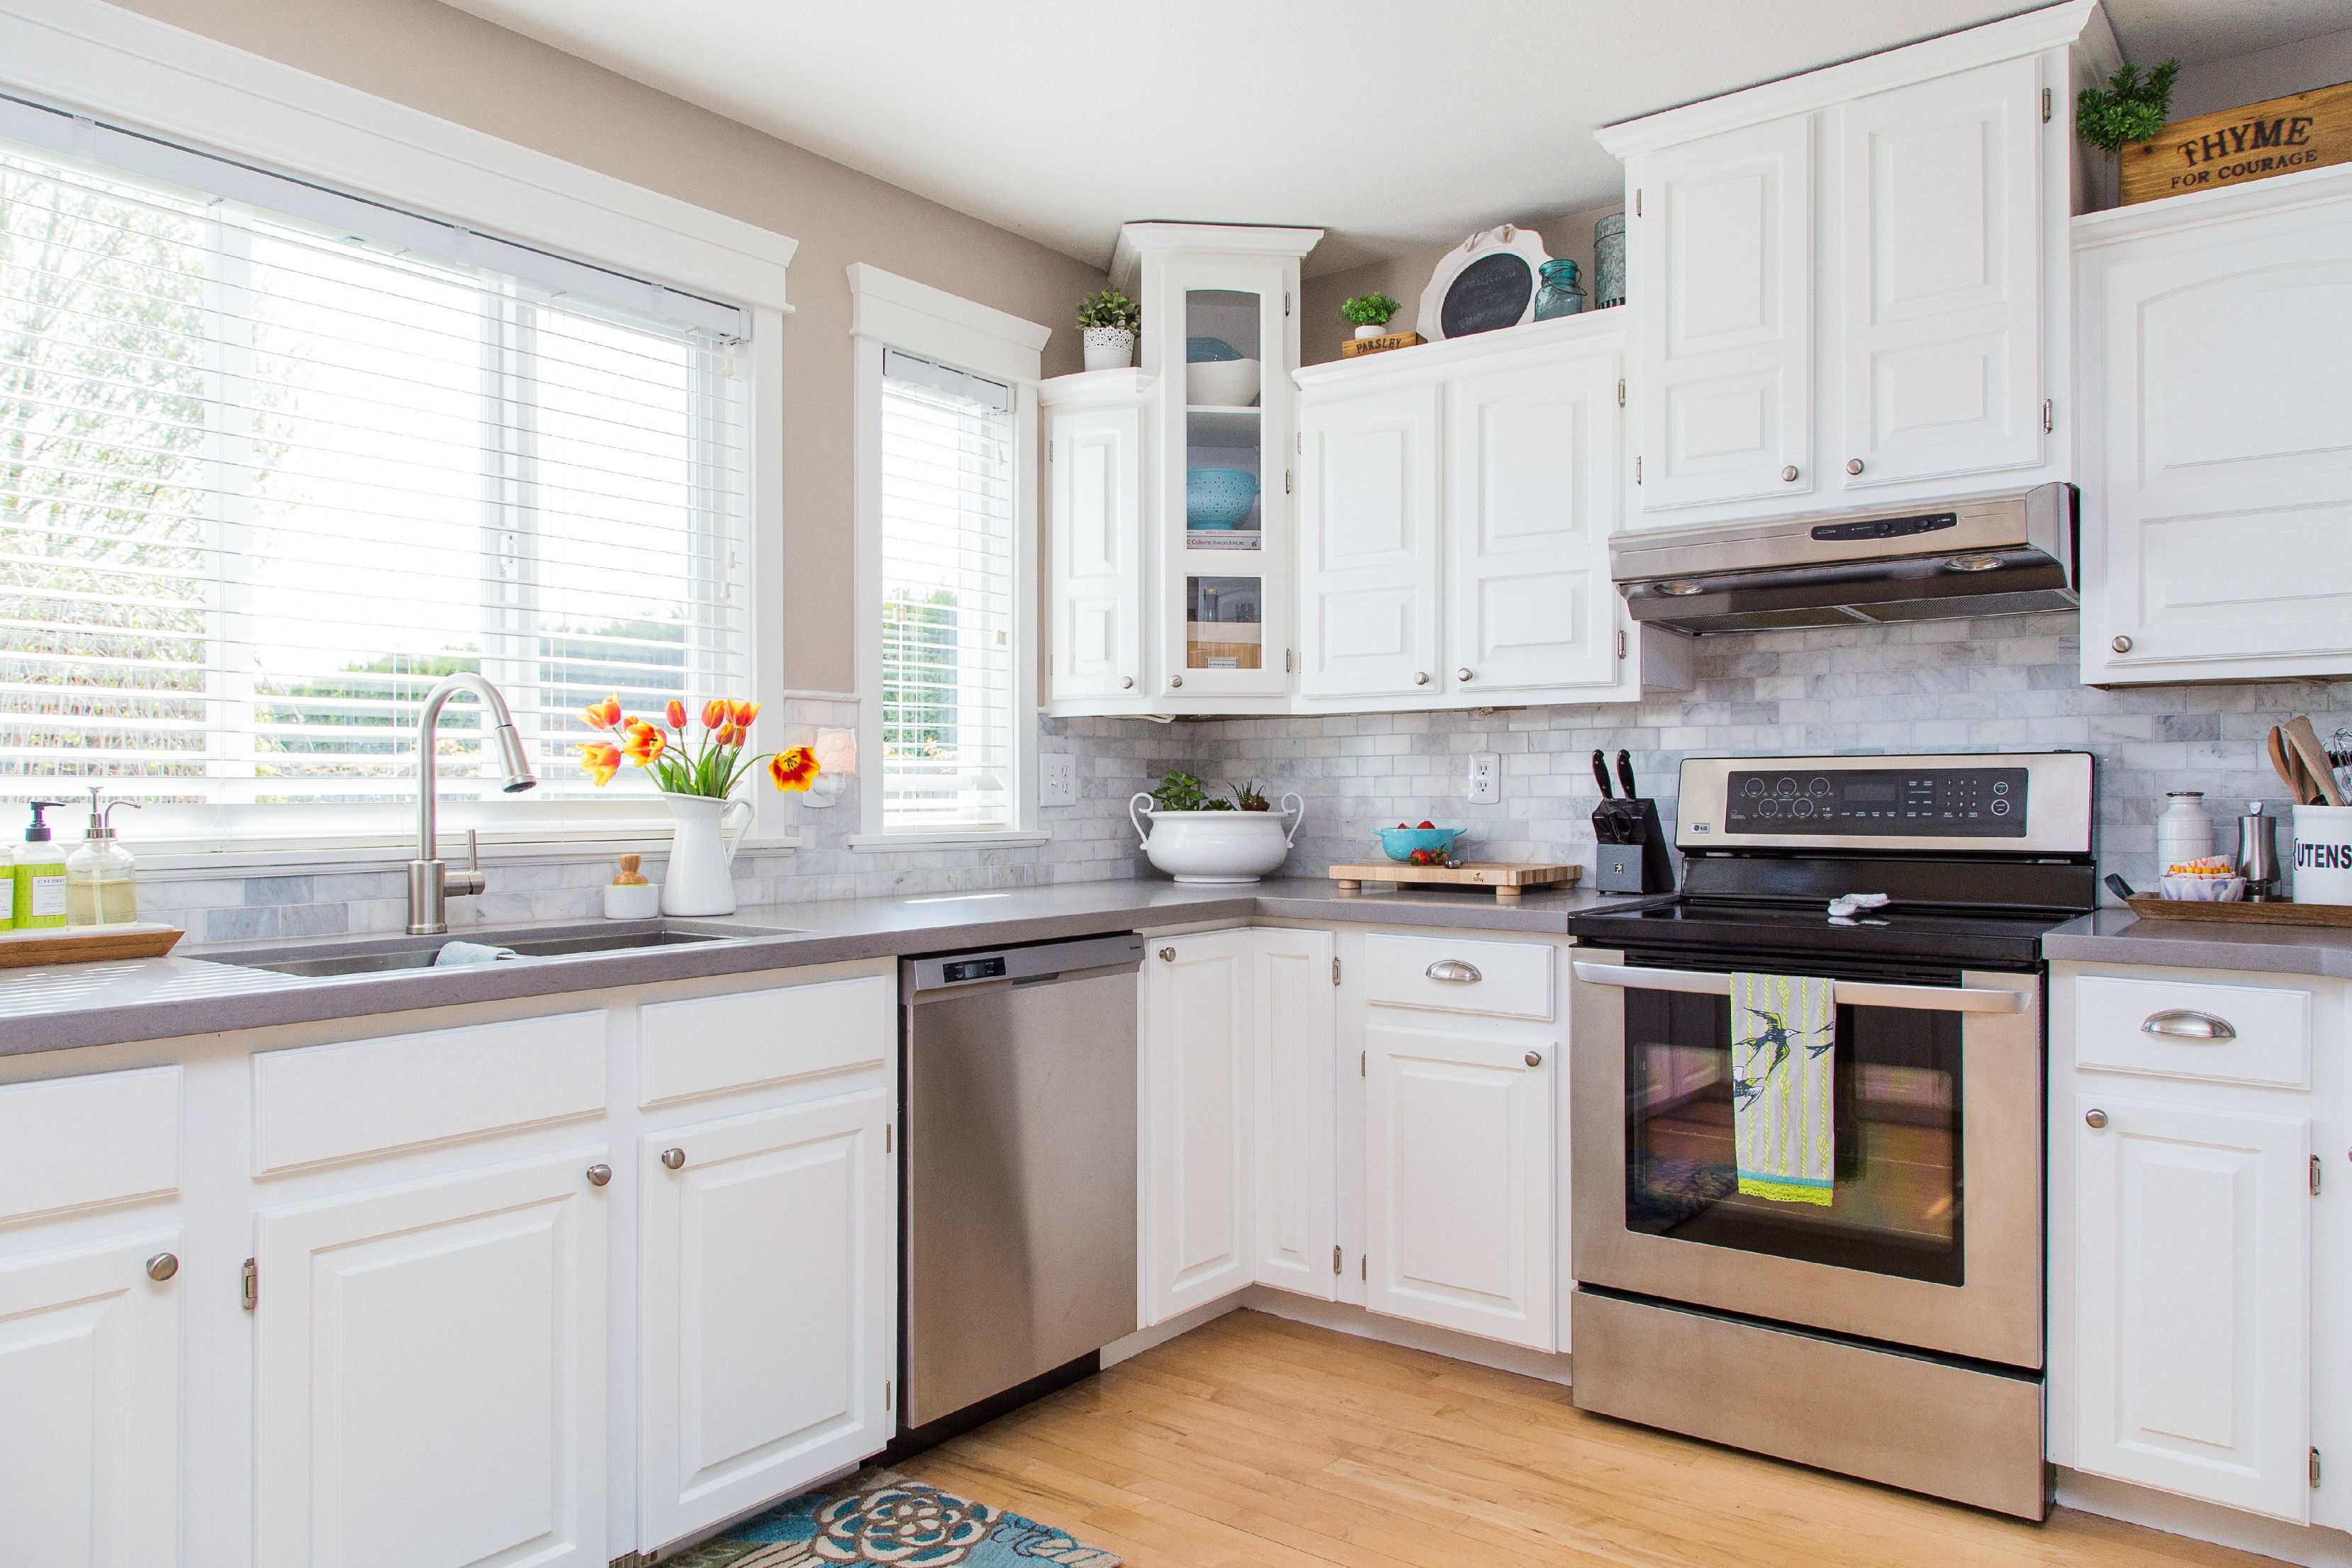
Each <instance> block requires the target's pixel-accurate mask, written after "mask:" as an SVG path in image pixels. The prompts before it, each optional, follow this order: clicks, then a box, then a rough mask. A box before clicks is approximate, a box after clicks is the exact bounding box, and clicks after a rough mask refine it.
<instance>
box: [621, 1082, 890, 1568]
mask: <svg viewBox="0 0 2352 1568" xmlns="http://www.w3.org/2000/svg"><path fill="white" fill-rule="evenodd" d="M891 1120H892V1117H891V1102H890V1097H889V1095H888V1094H887V1091H886V1089H884V1088H883V1087H882V1086H881V1085H879V1084H878V1083H877V1084H876V1085H874V1086H873V1087H870V1088H867V1089H862V1090H860V1091H858V1092H856V1093H852V1094H847V1095H843V1096H839V1097H837V1098H833V1099H827V1100H816V1101H814V1102H811V1103H806V1104H800V1105H791V1106H784V1107H780V1108H777V1109H774V1110H760V1111H754V1112H751V1113H750V1114H747V1115H740V1116H732V1117H727V1118H724V1119H722V1120H719V1121H703V1122H697V1123H694V1124H691V1125H688V1126H684V1127H678V1128H673V1129H670V1130H668V1131H661V1132H649V1133H646V1135H645V1136H644V1137H643V1138H642V1139H640V1141H639V1151H638V1158H637V1173H638V1182H639V1184H640V1191H641V1192H642V1194H643V1202H642V1205H641V1208H640V1214H641V1216H642V1220H641V1226H642V1228H641V1231H640V1235H639V1239H638V1258H639V1265H638V1274H639V1285H638V1289H639V1301H640V1306H641V1310H642V1313H643V1316H642V1318H641V1320H640V1321H639V1325H638V1334H639V1349H638V1356H639V1366H638V1394H637V1399H638V1422H639V1450H638V1455H639V1505H638V1506H639V1515H638V1518H639V1531H638V1533H639V1535H640V1537H641V1538H642V1539H643V1540H644V1541H645V1542H649V1543H650V1542H671V1541H676V1540H677V1539H679V1538H681V1537H683V1536H686V1535H688V1534H691V1533H692V1532H694V1531H698V1530H703V1529H707V1528H709V1526H711V1525H714V1524H717V1523H719V1521H722V1520H725V1519H728V1518H730V1516H732V1515H735V1514H738V1513H740V1512H742V1511H744V1510H747V1509H750V1508H753V1507H756V1506H757V1505H758V1504H760V1503H761V1502H762V1501H764V1500H767V1499H769V1498H772V1497H777V1496H781V1495H783V1494H786V1493H790V1492H793V1491H796V1490H798V1489H800V1488H802V1487H803V1486H806V1485H808V1484H809V1483H811V1482H813V1481H814V1480H816V1479H818V1478H820V1477H822V1476H824V1475H826V1474H828V1473H830V1472H832V1471H834V1470H837V1469H839V1468H842V1467H843V1466H845V1465H847V1464H850V1463H852V1462H854V1461H856V1459H859V1458H863V1457H864V1456H866V1455H867V1454H870V1453H873V1452H874V1451H875V1450H876V1449H877V1448H879V1447H882V1446H883V1445H884V1444H885V1443H887V1441H888V1440H889V1436H890V1428H891V1421H892V1416H891V1415H890V1412H889V1411H888V1410H887V1409H886V1408H885V1398H886V1394H885V1386H886V1384H887V1382H888V1380H889V1379H890V1378H891V1377H893V1376H894V1375H895V1369H894V1365H893V1363H894V1361H895V1345H896V1339H895V1336H894V1335H893V1334H892V1333H891V1332H890V1331H889V1324H890V1322H891V1321H892V1319H893V1318H894V1316H895V1314H896V1313H897V1311H898V1301H897V1295H896V1289H895V1279H896V1269H895V1267H894V1264H895V1259H896V1256H897V1237H898V1205H897V1202H896V1198H895V1193H896V1188H895V1186H894V1184H893V1183H892V1181H891V1169H892V1165H891V1161H892V1156H891V1155H890V1153H889V1152H887V1151H886V1148H885V1137H886V1131H887V1128H888V1127H889V1125H890V1123H891Z"/></svg>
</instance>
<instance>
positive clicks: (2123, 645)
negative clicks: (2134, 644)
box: [2107, 635, 2131, 653]
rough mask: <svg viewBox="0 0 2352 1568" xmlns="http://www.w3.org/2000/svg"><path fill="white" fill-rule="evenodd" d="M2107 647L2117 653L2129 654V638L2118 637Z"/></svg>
mask: <svg viewBox="0 0 2352 1568" xmlns="http://www.w3.org/2000/svg"><path fill="white" fill-rule="evenodd" d="M2107 646H2108V647H2111V648H2113V649H2115V650H2116V652H2117V653H2129V652H2131V638H2129V637H2123V636H2120V635H2118V636H2117V637H2116V640H2115V641H2113V642H2111V643H2109V644H2108V645H2107Z"/></svg>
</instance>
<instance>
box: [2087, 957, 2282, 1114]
mask: <svg viewBox="0 0 2352 1568" xmlns="http://www.w3.org/2000/svg"><path fill="white" fill-rule="evenodd" d="M2151 1026H2153V1027H2151ZM2206 1029H2211V1030H2214V1031H2215V1034H2214V1036H2213V1037H2208V1036H2206V1035H2202V1034H2200V1033H2199V1032H2198V1031H2200V1030H2206ZM2223 1031H2226V1034H2224V1033H2223ZM2074 1065H2075V1066H2076V1067H2079V1068H2091V1069H2094V1070H2097V1071H2103V1072H2129V1073H2145V1074H2147V1075H2149V1076H2151V1077H2157V1078H2193V1079H2210V1080H2212V1081H2214V1082H2216V1083H2255V1084H2269V1085H2273V1086H2274V1087H2276V1088H2280V1089H2305V1088H2308V1087H2309V1086H2310V1083H2311V993H2309V992H2308V991H2298V990H2293V989H2286V988H2272V987H2267V986H2253V985H2212V984H2203V983H2201V982H2184V981H2177V980H2124V979H2118V978H2116V977H2115V976H2113V975H2105V974H2086V975H2084V976H2083V977H2082V978H2081V979H2080V980H2078V981H2076V982H2075V986H2074Z"/></svg>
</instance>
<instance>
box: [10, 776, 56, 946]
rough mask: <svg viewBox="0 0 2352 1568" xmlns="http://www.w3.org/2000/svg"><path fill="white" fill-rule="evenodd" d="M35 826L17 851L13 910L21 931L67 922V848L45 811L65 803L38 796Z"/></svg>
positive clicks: (35, 805) (34, 812)
mask: <svg viewBox="0 0 2352 1568" xmlns="http://www.w3.org/2000/svg"><path fill="white" fill-rule="evenodd" d="M31 804H32V807H33V826H30V827H27V828H26V829H25V847H23V848H22V849H19V850H17V851H16V867H15V871H16V877H15V881H16V897H15V900H14V908H13V913H14V916H15V921H16V929H17V930H18V931H44V930H47V928H49V927H51V926H61V925H63V924H65V923H66V852H65V850H64V849H62V848H61V847H58V845H57V844H55V843H53V842H51V839H50V835H49V825H48V823H47V822H46V821H45V820H43V819H42V816H41V813H43V812H45V811H48V810H50V809H52V808H54V807H57V806H61V805H65V804H66V803H65V802H64V801H61V800H37V801H34V802H32V803H31Z"/></svg>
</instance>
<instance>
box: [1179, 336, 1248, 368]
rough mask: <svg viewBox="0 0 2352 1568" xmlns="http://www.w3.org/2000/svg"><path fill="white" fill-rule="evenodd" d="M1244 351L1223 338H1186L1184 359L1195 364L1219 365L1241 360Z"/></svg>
mask: <svg viewBox="0 0 2352 1568" xmlns="http://www.w3.org/2000/svg"><path fill="white" fill-rule="evenodd" d="M1241 357H1242V351H1241V350H1239V349H1237V348H1235V347H1234V345H1233V344H1231V343H1229V342H1225V340H1224V339H1223V338H1186V339H1185V340H1184V358H1185V359H1186V360H1187V361H1188V362H1189V363H1193V364H1217V363H1221V362H1223V361H1225V360H1229V359H1239V358H1241Z"/></svg>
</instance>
